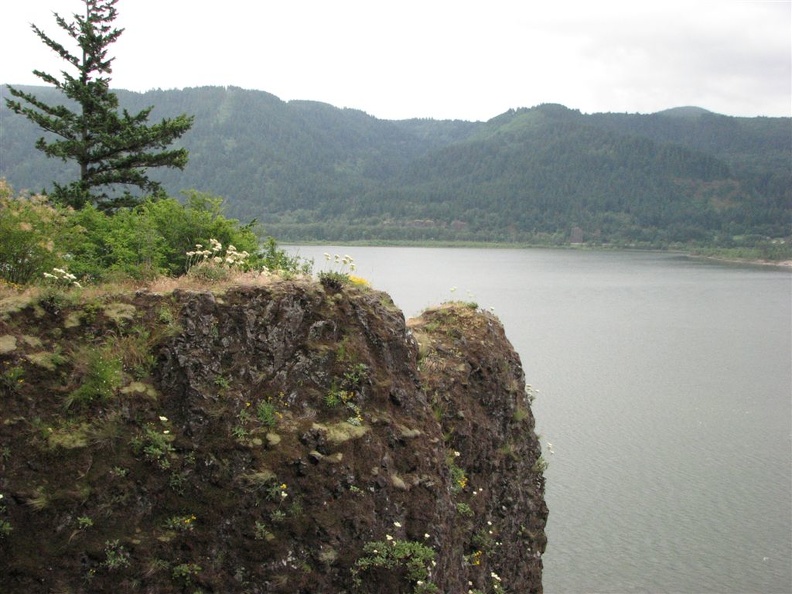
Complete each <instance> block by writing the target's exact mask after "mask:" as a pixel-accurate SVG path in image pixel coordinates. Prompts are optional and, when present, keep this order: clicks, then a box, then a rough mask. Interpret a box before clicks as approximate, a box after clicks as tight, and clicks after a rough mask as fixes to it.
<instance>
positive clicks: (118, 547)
mask: <svg viewBox="0 0 792 594" xmlns="http://www.w3.org/2000/svg"><path fill="white" fill-rule="evenodd" d="M104 566H105V567H107V568H108V569H110V570H114V569H122V568H124V567H128V566H129V552H128V551H127V550H126V548H125V547H124V546H123V545H122V544H120V541H118V540H108V541H106V542H105V561H104Z"/></svg>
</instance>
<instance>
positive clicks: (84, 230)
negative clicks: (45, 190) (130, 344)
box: [0, 179, 310, 285]
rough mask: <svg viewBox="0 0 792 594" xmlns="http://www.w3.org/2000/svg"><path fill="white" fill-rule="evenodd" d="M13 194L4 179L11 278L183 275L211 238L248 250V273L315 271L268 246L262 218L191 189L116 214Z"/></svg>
mask: <svg viewBox="0 0 792 594" xmlns="http://www.w3.org/2000/svg"><path fill="white" fill-rule="evenodd" d="M12 194H13V192H12V190H11V188H10V187H9V186H8V184H6V183H5V181H4V180H2V179H0V236H2V238H3V240H2V242H0V279H2V280H5V281H7V282H9V283H13V284H17V285H24V284H29V283H32V282H35V281H37V280H40V279H43V275H44V273H51V272H52V269H53V268H58V267H60V268H63V269H68V272H69V273H70V274H74V275H76V277H77V279H78V280H79V281H81V282H84V281H86V280H95V281H107V280H119V279H125V278H132V279H136V280H144V279H150V278H153V277H156V276H158V275H162V274H166V275H174V276H178V275H182V274H185V273H186V272H187V271H188V270H189V268H190V266H191V264H194V263H195V262H191V261H190V258H189V256H188V252H191V251H192V250H194V249H195V245H196V244H202V245H209V243H210V240H215V241H217V242H219V244H222V245H223V246H227V248H228V250H230V249H231V246H234V249H235V251H237V252H239V253H243V252H247V253H248V254H249V255H246V257H245V258H244V261H240V262H239V263H237V265H236V266H235V268H238V269H241V270H250V269H258V268H267V269H269V270H273V271H278V272H285V273H291V274H296V273H300V272H303V273H308V272H310V264H309V263H302V261H301V260H300V259H299V258H296V257H292V256H289V255H288V254H286V253H285V252H284V251H283V250H281V249H279V248H278V247H277V244H276V243H275V240H274V239H272V238H269V239H268V240H266V241H265V242H264V244H263V246H262V245H261V242H260V241H259V238H258V236H257V235H256V233H255V231H254V223H250V224H247V225H243V224H241V223H240V222H239V221H238V220H236V219H229V218H226V217H225V216H224V215H223V199H222V198H219V197H217V196H212V195H209V194H204V193H201V192H197V191H190V192H187V193H186V200H185V203H184V204H182V203H181V202H179V201H178V200H176V199H175V198H164V199H160V200H155V199H149V200H147V201H145V202H144V203H142V204H141V205H139V206H136V207H134V208H130V209H119V210H118V211H116V212H115V213H108V212H104V211H100V210H98V209H97V208H96V207H94V206H92V205H88V206H85V207H84V208H82V209H80V210H76V211H75V210H73V209H70V208H61V207H56V206H54V205H52V204H51V203H50V202H49V201H48V199H47V198H46V197H45V196H33V197H24V196H19V197H14V196H13V195H12ZM196 272H198V271H196ZM212 273H213V271H208V272H205V274H207V275H210V276H211V274H212ZM209 280H211V279H209Z"/></svg>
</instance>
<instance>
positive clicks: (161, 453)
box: [130, 425, 175, 470]
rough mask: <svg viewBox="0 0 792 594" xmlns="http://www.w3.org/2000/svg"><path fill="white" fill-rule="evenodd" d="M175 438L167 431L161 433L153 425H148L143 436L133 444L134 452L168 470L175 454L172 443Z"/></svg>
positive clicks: (138, 437)
mask: <svg viewBox="0 0 792 594" xmlns="http://www.w3.org/2000/svg"><path fill="white" fill-rule="evenodd" d="M172 440H173V437H172V436H171V435H170V434H169V432H168V431H167V430H166V431H160V430H159V429H157V428H155V427H153V426H152V425H146V427H144V429H143V432H142V434H141V435H139V436H137V437H135V438H134V439H133V440H132V442H131V444H130V445H131V446H132V451H133V452H134V453H135V454H136V455H140V454H143V455H144V456H145V458H146V459H147V460H149V461H151V462H156V463H157V465H158V466H159V467H160V468H162V469H163V470H166V469H168V468H170V457H171V455H172V454H173V453H174V452H175V450H174V449H173V446H172V445H171V441H172Z"/></svg>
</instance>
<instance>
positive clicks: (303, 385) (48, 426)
mask: <svg viewBox="0 0 792 594" xmlns="http://www.w3.org/2000/svg"><path fill="white" fill-rule="evenodd" d="M14 309H15V311H13V312H11V311H9V308H8V307H7V308H6V310H5V313H4V314H3V317H2V320H0V344H2V345H3V348H2V349H0V378H1V379H0V418H1V419H2V421H1V422H0V445H1V446H2V452H0V495H2V499H1V500H0V591H2V592H78V591H80V592H81V591H86V592H94V591H95V592H99V591H111V590H115V591H130V592H132V591H134V592H182V591H183V592H196V591H201V592H251V593H253V592H289V593H295V592H312V593H313V592H358V591H359V592H382V593H386V592H387V593H395V592H433V591H436V592H443V593H464V592H468V591H470V590H473V591H480V592H501V591H506V592H521V593H522V592H540V591H541V589H542V587H541V572H542V560H541V555H542V552H543V550H544V546H545V535H544V526H545V520H546V518H547V508H546V506H545V503H544V497H543V493H544V479H543V476H542V470H543V463H542V460H541V458H540V447H539V443H538V441H537V439H536V436H535V434H534V422H533V416H532V414H531V410H530V403H529V399H528V398H527V396H526V392H525V379H524V375H523V371H522V366H521V364H520V360H519V357H518V356H517V354H516V353H515V351H514V349H513V348H512V347H511V345H510V344H509V342H508V340H507V339H506V337H505V334H504V331H503V328H502V326H501V324H500V323H499V322H498V320H497V319H496V318H495V317H493V316H492V315H490V314H487V313H484V312H481V311H477V310H476V309H475V308H473V307H470V306H468V305H465V304H446V305H444V306H441V307H438V308H436V309H431V310H428V311H426V312H424V314H423V315H422V316H421V317H420V318H418V319H415V320H411V321H410V322H409V323H408V324H405V320H404V317H403V315H402V313H401V312H400V311H399V310H398V309H397V308H395V307H394V306H393V303H392V302H391V300H390V298H389V297H388V296H387V295H385V294H383V293H380V292H377V291H372V290H370V289H367V288H361V287H356V286H354V285H344V286H341V287H339V288H331V287H328V288H324V287H322V285H321V284H319V283H316V282H312V281H273V282H272V283H270V284H266V285H263V286H237V287H233V288H231V289H227V290H224V291H215V292H212V291H209V290H205V291H196V290H193V291H186V290H176V291H174V292H172V293H167V294H160V293H152V292H147V291H140V292H138V293H136V294H134V295H98V296H94V297H91V298H88V297H87V296H85V295H83V296H82V297H81V298H80V299H75V298H74V297H73V296H72V295H66V296H64V295H63V294H52V295H50V296H49V297H46V298H40V299H37V300H32V301H30V302H29V303H22V304H17V305H16V306H15V308H14Z"/></svg>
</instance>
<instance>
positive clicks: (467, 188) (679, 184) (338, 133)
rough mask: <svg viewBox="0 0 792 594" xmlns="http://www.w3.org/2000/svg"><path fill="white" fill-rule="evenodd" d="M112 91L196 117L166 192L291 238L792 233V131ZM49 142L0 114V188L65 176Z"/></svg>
mask: <svg viewBox="0 0 792 594" xmlns="http://www.w3.org/2000/svg"><path fill="white" fill-rule="evenodd" d="M0 90H1V91H2V93H3V95H6V94H7V91H6V90H5V87H0ZM36 93H37V94H38V95H39V96H40V97H42V98H46V99H47V100H48V101H51V102H54V103H57V102H59V100H58V98H57V96H55V95H53V94H52V93H53V92H52V91H51V90H48V89H45V88H39V89H36ZM118 94H119V99H120V100H121V103H122V105H123V106H125V107H128V108H129V109H130V110H135V109H140V108H143V107H146V106H148V105H155V106H156V108H155V111H154V113H153V118H155V119H156V118H160V117H167V116H172V115H178V114H179V113H189V114H194V115H195V116H196V123H195V126H194V128H193V130H192V131H191V132H190V133H189V134H188V135H186V136H185V138H184V140H183V142H184V145H185V146H186V147H187V148H189V150H190V156H191V158H190V164H189V165H188V167H187V168H186V170H185V171H184V172H157V173H156V174H155V176H157V177H158V178H159V179H161V180H162V181H163V182H164V183H165V185H166V187H167V188H169V190H170V191H171V192H172V193H174V194H177V193H178V191H179V190H181V189H185V188H198V189H200V190H204V191H208V192H212V193H216V194H219V195H222V196H224V197H226V198H227V201H228V202H227V204H228V211H229V213H230V214H231V215H233V216H237V217H240V218H243V219H251V218H257V219H258V220H259V221H261V222H263V223H264V225H265V227H266V230H267V231H268V232H270V233H273V234H274V235H276V236H277V237H279V238H281V239H283V240H336V241H348V240H354V239H368V240H404V239H411V240H429V239H437V240H484V241H505V240H508V241H543V242H548V241H549V242H566V241H568V240H569V239H570V233H572V231H573V229H574V232H575V237H576V239H581V238H582V239H583V240H585V241H595V242H598V241H602V242H616V243H629V244H640V245H652V246H663V245H668V244H670V243H674V242H690V241H695V242H699V243H702V244H719V245H730V244H731V243H733V242H734V241H735V240H734V238H735V237H737V238H739V237H745V236H755V237H760V236H761V237H784V236H788V235H790V222H791V221H792V219H791V218H790V213H791V212H792V166H791V165H790V164H791V163H792V119H790V118H732V117H727V116H721V115H717V114H713V113H711V112H708V111H706V110H703V109H701V108H693V107H684V108H677V109H673V110H668V111H665V112H660V113H657V114H651V115H639V114H592V115H584V114H581V113H580V112H578V111H576V110H571V109H567V108H566V107H563V106H560V105H541V106H538V107H534V108H530V109H519V110H510V111H509V112H506V113H504V114H501V115H499V116H497V117H495V118H493V119H491V120H489V121H488V122H462V121H436V120H430V119H415V120H405V121H387V120H378V119H376V118H374V117H372V116H369V115H367V114H365V113H363V112H361V111H357V110H352V109H338V108H335V107H333V106H330V105H327V104H322V103H316V102H310V101H291V102H284V101H281V100H280V99H278V98H277V97H275V96H273V95H271V94H268V93H265V92H261V91H246V90H242V89H238V88H220V87H205V88H196V89H185V90H181V91H151V92H148V93H144V94H136V93H129V92H125V91H119V92H118ZM38 135H39V132H38V131H37V130H36V129H35V128H34V127H33V126H32V125H31V124H30V123H29V122H27V120H25V119H24V118H21V117H19V116H16V115H14V114H12V113H10V112H9V111H8V110H7V109H6V108H5V106H4V105H3V106H2V107H0V176H4V177H6V178H7V179H8V181H9V182H10V183H11V184H12V185H13V186H14V187H16V188H18V189H22V188H32V189H34V190H40V189H41V188H44V187H47V186H48V185H50V181H51V180H53V179H56V180H59V181H63V180H65V179H69V177H68V176H69V175H71V174H72V171H70V169H72V170H73V168H72V167H70V165H69V164H64V163H60V162H57V161H51V160H47V159H45V158H44V157H42V156H41V155H39V154H37V151H35V149H34V148H33V144H34V142H35V139H36V138H37V137H38Z"/></svg>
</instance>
